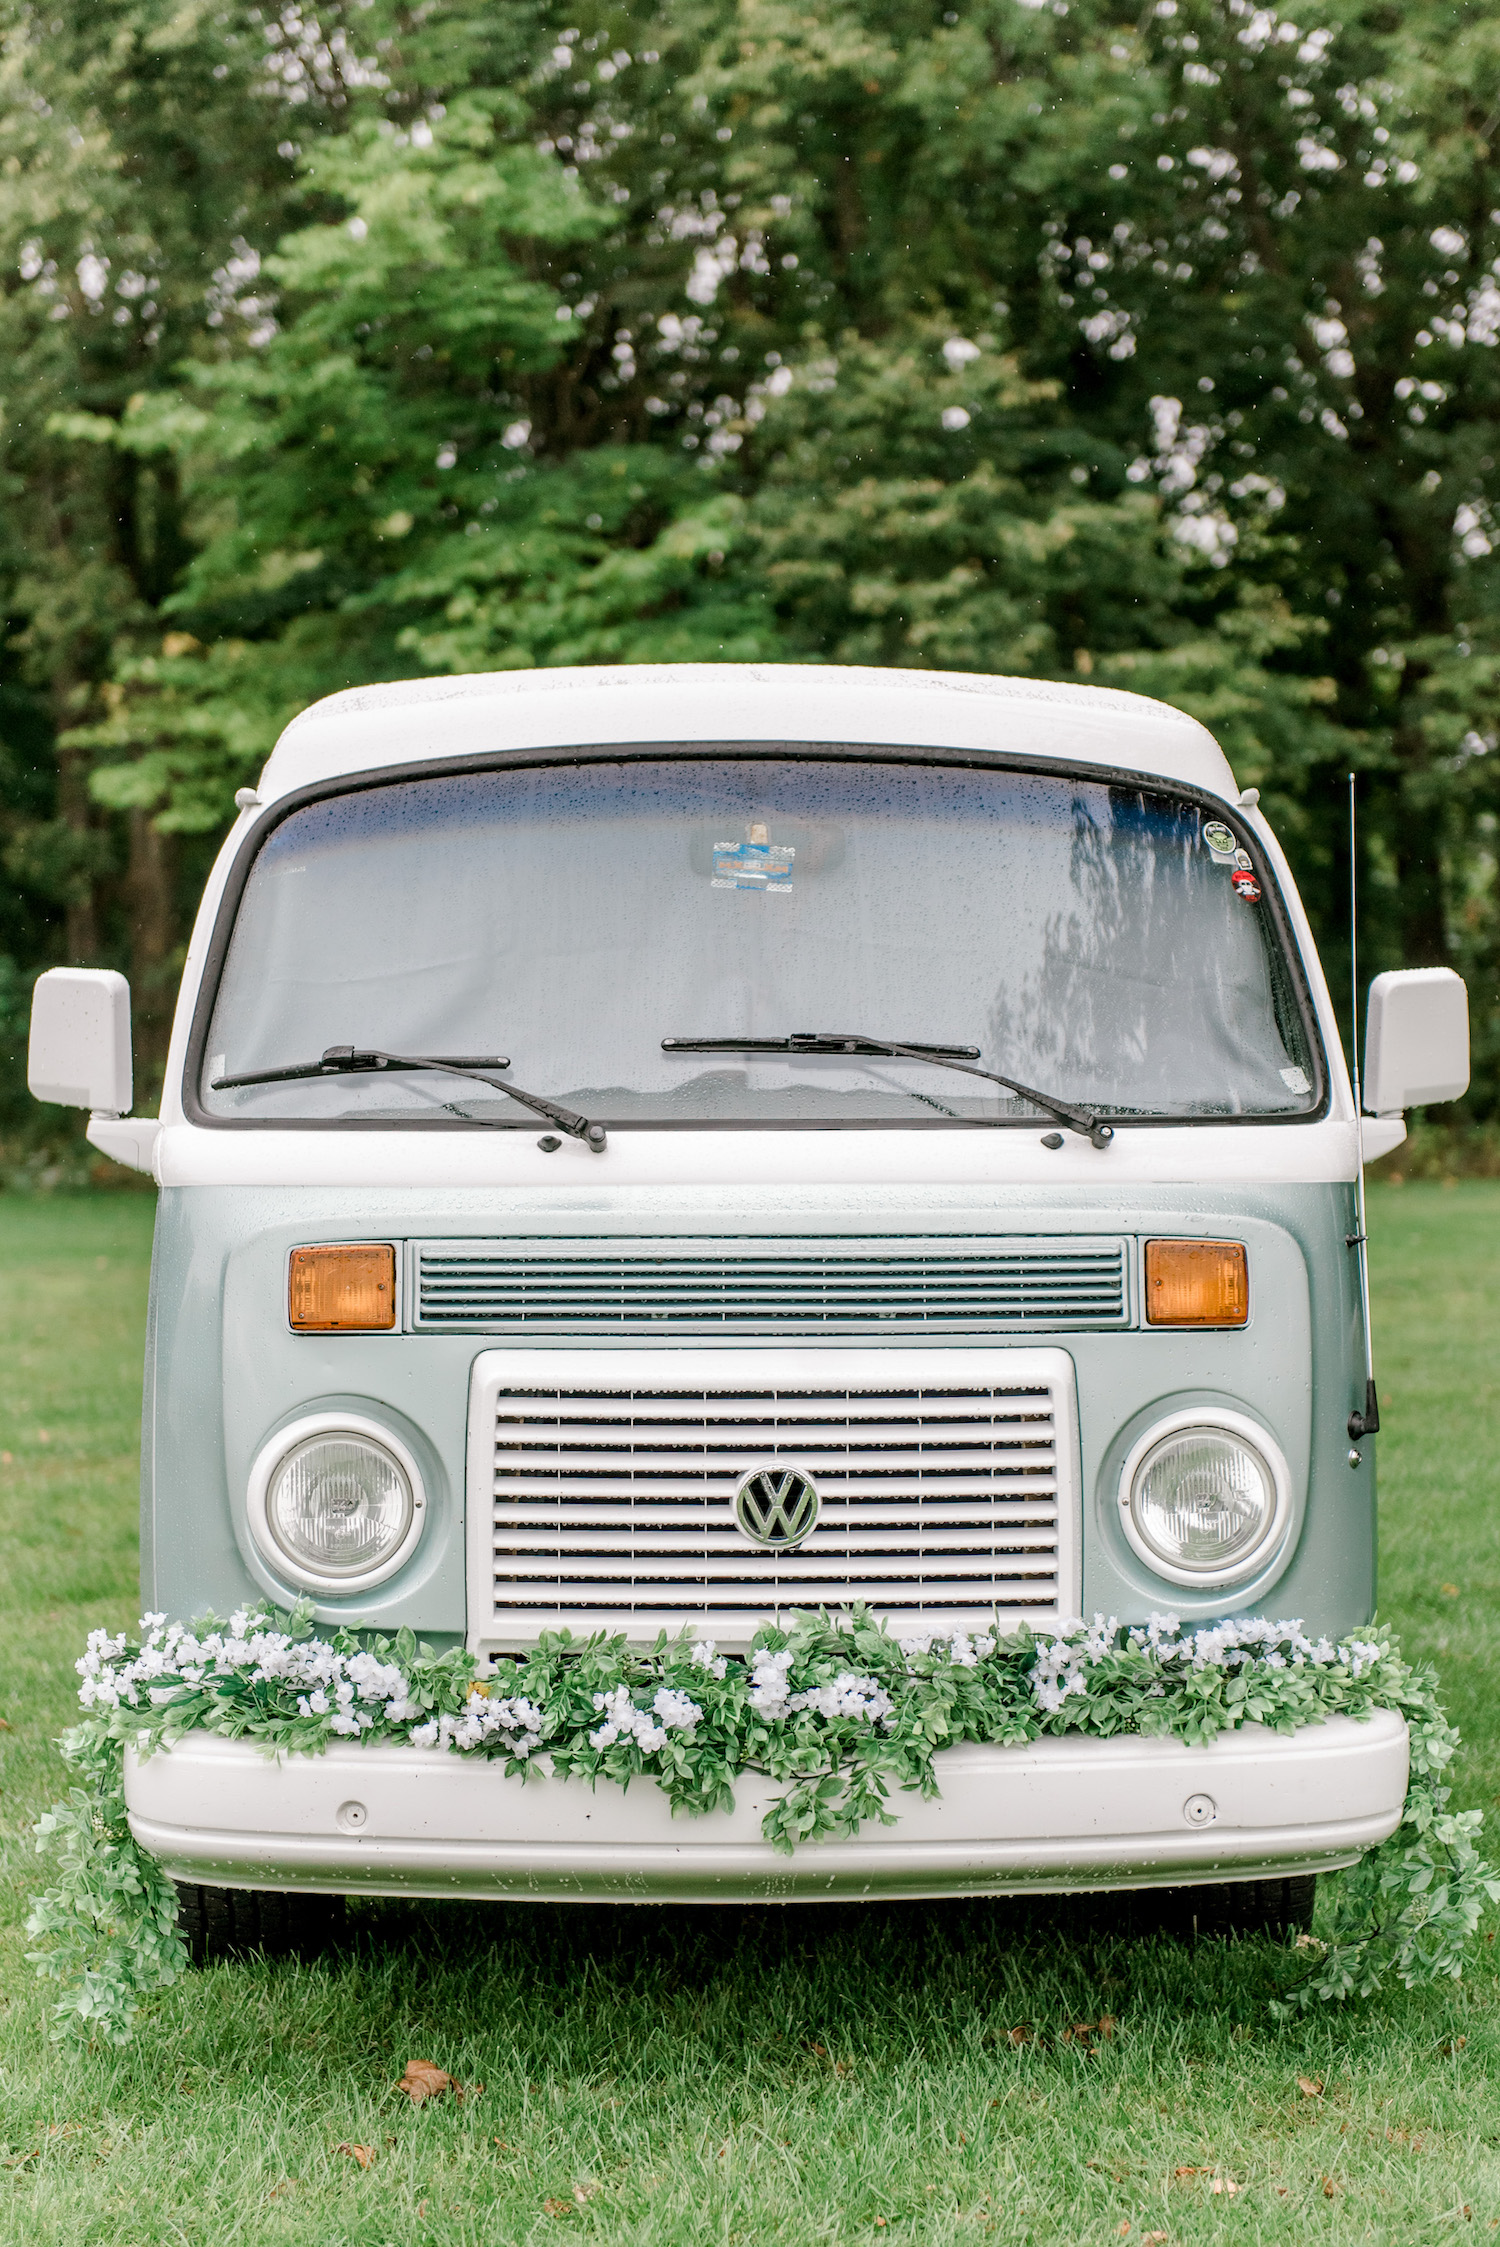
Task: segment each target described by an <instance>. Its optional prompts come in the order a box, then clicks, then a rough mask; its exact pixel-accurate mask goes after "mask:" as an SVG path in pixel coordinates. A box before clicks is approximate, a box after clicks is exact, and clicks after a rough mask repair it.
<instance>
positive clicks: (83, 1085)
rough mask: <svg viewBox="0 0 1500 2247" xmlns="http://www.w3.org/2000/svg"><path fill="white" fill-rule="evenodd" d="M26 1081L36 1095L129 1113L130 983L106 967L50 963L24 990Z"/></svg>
mask: <svg viewBox="0 0 1500 2247" xmlns="http://www.w3.org/2000/svg"><path fill="white" fill-rule="evenodd" d="M26 1082H27V1084H28V1085H29V1086H30V1088H31V1091H32V1093H33V1094H34V1096H35V1097H36V1098H37V1099H38V1100H51V1101H55V1102H56V1103H57V1105H58V1106H59V1107H62V1108H91V1109H94V1110H98V1111H102V1112H103V1113H104V1114H105V1115H107V1116H127V1115H129V1113H130V1101H131V1093H132V1080H131V1073H130V985H129V984H128V983H127V982H126V980H125V978H124V976H123V975H117V974H116V972H115V970H114V969H113V968H100V967H53V968H49V969H48V970H47V972H46V974H45V975H39V976H38V977H37V980H36V988H35V990H34V991H33V993H32V998H31V1042H30V1045H29V1047H28V1050H27V1055H26Z"/></svg>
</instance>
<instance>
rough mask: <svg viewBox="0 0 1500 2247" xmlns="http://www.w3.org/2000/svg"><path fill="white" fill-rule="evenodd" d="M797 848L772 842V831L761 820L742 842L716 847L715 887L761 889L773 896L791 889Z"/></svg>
mask: <svg viewBox="0 0 1500 2247" xmlns="http://www.w3.org/2000/svg"><path fill="white" fill-rule="evenodd" d="M796 855H797V853H796V851H795V849H794V848H793V847H792V846H791V844H789V843H773V842H772V840H771V831H770V829H769V828H768V827H766V826H764V825H763V824H762V823H761V822H760V821H759V820H757V821H756V822H755V823H754V825H752V826H750V827H747V828H746V830H745V840H744V841H743V842H742V843H715V844H714V871H713V887H714V888H715V889H758V890H763V891H764V892H765V893H766V895H767V896H768V897H774V896H777V895H778V894H780V893H781V892H783V891H786V890H789V889H790V888H791V886H792V860H793V859H794V858H795V857H796Z"/></svg>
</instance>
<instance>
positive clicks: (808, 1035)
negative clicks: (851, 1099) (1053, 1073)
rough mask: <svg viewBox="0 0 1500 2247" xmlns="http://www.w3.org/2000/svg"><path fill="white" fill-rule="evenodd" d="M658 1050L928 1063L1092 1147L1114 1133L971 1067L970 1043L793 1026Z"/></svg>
mask: <svg viewBox="0 0 1500 2247" xmlns="http://www.w3.org/2000/svg"><path fill="white" fill-rule="evenodd" d="M661 1049H662V1052H663V1053H864V1054H872V1055H875V1056H877V1057H878V1058H879V1059H881V1060H885V1061H930V1062H931V1063H932V1064H933V1066H934V1067H935V1068H939V1069H959V1070H962V1072H963V1074H964V1075H965V1076H966V1077H983V1078H984V1080H985V1082H986V1083H987V1084H998V1085H1004V1087H1005V1089H1006V1091H1007V1092H1014V1093H1016V1094H1018V1095H1019V1097H1020V1098H1021V1099H1022V1100H1029V1101H1030V1102H1031V1104H1032V1106H1033V1107H1035V1108H1041V1109H1043V1110H1045V1112H1046V1113H1047V1114H1048V1115H1049V1116H1056V1118H1057V1120H1058V1122H1059V1123H1064V1124H1066V1125H1067V1127H1068V1129H1069V1130H1070V1131H1077V1132H1081V1133H1082V1135H1083V1136H1084V1138H1086V1139H1087V1140H1089V1141H1090V1142H1091V1143H1092V1144H1093V1145H1094V1146H1095V1147H1107V1146H1108V1145H1109V1143H1110V1141H1111V1140H1112V1139H1113V1138H1114V1135H1115V1134H1114V1127H1113V1125H1112V1124H1107V1123H1105V1122H1104V1120H1103V1119H1102V1117H1100V1116H1096V1115H1095V1114H1094V1113H1093V1112H1092V1111H1091V1110H1090V1109H1087V1108H1075V1107H1073V1106H1072V1105H1071V1104H1070V1103H1069V1102H1068V1101H1066V1100H1056V1099H1054V1098H1053V1096H1052V1094H1051V1093H1050V1092H1038V1091H1037V1089H1036V1086H1035V1085H1029V1084H1020V1083H1018V1082H1017V1080H1016V1079H1015V1078H1014V1077H1002V1076H1000V1075H999V1074H998V1072H997V1071H995V1070H994V1069H976V1068H975V1067H974V1065H973V1064H974V1061H975V1060H977V1058H978V1055H979V1048H978V1046H976V1045H902V1044H898V1043H897V1041H896V1040H895V1039H894V1038H863V1037H857V1036H855V1035H853V1034H851V1033H847V1032H844V1031H840V1030H794V1031H793V1032H792V1033H791V1036H790V1037H786V1038H663V1039H662V1041H661ZM960 1056H963V1058H962V1059H960ZM989 1120H990V1119H989V1118H987V1117H984V1116H977V1117H975V1118H974V1121H975V1122H976V1123H985V1122H988V1121H989Z"/></svg>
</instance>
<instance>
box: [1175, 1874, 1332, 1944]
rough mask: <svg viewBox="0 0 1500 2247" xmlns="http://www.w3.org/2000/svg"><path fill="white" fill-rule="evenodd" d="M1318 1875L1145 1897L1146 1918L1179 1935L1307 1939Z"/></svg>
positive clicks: (1237, 1882)
mask: <svg viewBox="0 0 1500 2247" xmlns="http://www.w3.org/2000/svg"><path fill="white" fill-rule="evenodd" d="M1317 1893H1318V1876H1317V1874H1316V1873H1279V1874H1276V1875H1274V1876H1273V1877H1271V1878H1270V1879H1266V1880H1222V1881H1212V1882H1210V1883H1209V1884H1208V1885H1207V1886H1205V1887H1202V1888H1165V1889H1158V1890H1156V1891H1155V1892H1154V1895H1152V1893H1151V1892H1149V1891H1148V1892H1147V1893H1146V1894H1143V1895H1141V1896H1140V1899H1139V1901H1140V1906H1141V1907H1142V1908H1143V1916H1145V1915H1146V1914H1147V1913H1149V1912H1150V1911H1151V1907H1152V1905H1153V1904H1154V1907H1155V1910H1154V1914H1153V1916H1154V1917H1155V1918H1156V1921H1157V1924H1158V1925H1159V1926H1162V1927H1165V1928H1167V1929H1168V1930H1170V1931H1171V1932H1172V1933H1174V1934H1182V1935H1187V1936H1193V1935H1270V1936H1272V1937H1274V1938H1275V1939H1276V1940H1277V1941H1279V1942H1285V1941H1286V1939H1287V1938H1288V1936H1296V1935H1305V1934H1307V1933H1308V1931H1309V1930H1310V1929H1311V1927H1312V1919H1313V1905H1314V1903H1315V1902H1316V1900H1317Z"/></svg>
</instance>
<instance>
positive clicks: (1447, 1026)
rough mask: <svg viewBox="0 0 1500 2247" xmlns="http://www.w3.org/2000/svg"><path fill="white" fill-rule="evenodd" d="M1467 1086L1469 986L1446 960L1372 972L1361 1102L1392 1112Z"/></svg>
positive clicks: (1448, 1096)
mask: <svg viewBox="0 0 1500 2247" xmlns="http://www.w3.org/2000/svg"><path fill="white" fill-rule="evenodd" d="M1468 1089H1469V994H1468V991H1467V989H1466V988H1465V985H1464V980H1463V977H1462V976H1461V975H1455V974H1454V972H1453V970H1452V968H1451V967H1416V968H1398V969H1396V970H1395V971H1394V972H1393V973H1390V974H1386V975H1377V976H1376V978H1375V980H1374V982H1373V983H1372V984H1371V985H1370V1001H1369V1008H1368V1011H1367V1013H1366V1015H1365V1081H1364V1085H1363V1088H1362V1090H1363V1095H1364V1105H1365V1110H1366V1112H1367V1113H1368V1114H1370V1115H1373V1116H1392V1115H1399V1114H1400V1113H1401V1110H1402V1109H1403V1108H1425V1107H1427V1106H1429V1105H1430V1104H1431V1103H1432V1102H1434V1101H1437V1100H1456V1099H1457V1098H1458V1096H1459V1094H1460V1093H1462V1092H1467V1091H1468Z"/></svg>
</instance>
